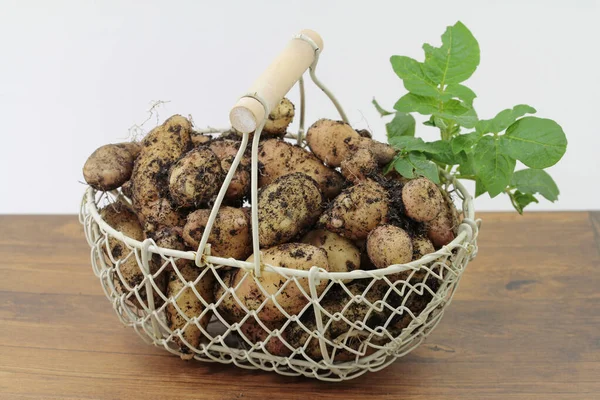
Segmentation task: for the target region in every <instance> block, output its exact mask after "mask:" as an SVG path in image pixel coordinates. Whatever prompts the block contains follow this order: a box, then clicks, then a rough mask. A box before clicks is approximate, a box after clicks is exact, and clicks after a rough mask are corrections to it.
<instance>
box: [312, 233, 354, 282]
mask: <svg viewBox="0 0 600 400" xmlns="http://www.w3.org/2000/svg"><path fill="white" fill-rule="evenodd" d="M302 243H308V244H312V245H313V246H316V247H319V248H321V249H323V250H325V251H326V252H327V262H328V263H329V270H330V271H331V272H350V271H354V270H355V269H359V268H360V251H359V250H358V248H357V247H356V246H355V245H354V243H352V242H351V241H350V240H348V239H346V238H344V237H342V236H340V235H338V234H337V233H333V232H329V231H326V230H324V229H317V230H314V231H311V232H308V233H307V234H306V235H305V236H304V237H303V238H302ZM344 282H350V280H345V281H344Z"/></svg>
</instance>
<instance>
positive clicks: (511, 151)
mask: <svg viewBox="0 0 600 400" xmlns="http://www.w3.org/2000/svg"><path fill="white" fill-rule="evenodd" d="M500 141H501V145H502V149H503V151H504V152H505V153H506V154H508V155H509V156H511V157H513V158H516V159H517V160H519V161H521V162H522V163H523V164H525V165H526V166H528V167H529V168H535V169H543V168H547V167H550V166H552V165H554V164H556V163H557V162H558V161H559V160H560V159H561V158H562V156H563V155H564V154H565V151H566V150H567V137H566V136H565V133H564V132H563V130H562V128H561V127H560V125H558V124H557V123H556V122H554V121H553V120H551V119H545V118H537V117H524V118H521V119H520V120H518V121H516V122H515V123H513V124H512V125H511V126H509V127H508V129H507V130H506V134H504V135H502V136H501V137H500Z"/></svg>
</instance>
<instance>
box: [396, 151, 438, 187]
mask: <svg viewBox="0 0 600 400" xmlns="http://www.w3.org/2000/svg"><path fill="white" fill-rule="evenodd" d="M394 168H395V169H396V171H398V173H399V174H400V175H402V176H404V177H405V178H409V179H412V178H414V177H416V176H424V177H426V178H429V179H430V180H432V181H433V182H435V183H440V178H439V174H438V169H437V165H435V164H434V163H433V162H431V161H429V160H428V159H427V157H425V155H423V154H421V153H418V152H412V153H409V154H405V155H403V156H402V157H400V158H398V159H397V160H396V162H395V163H394Z"/></svg>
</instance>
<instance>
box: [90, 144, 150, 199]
mask: <svg viewBox="0 0 600 400" xmlns="http://www.w3.org/2000/svg"><path fill="white" fill-rule="evenodd" d="M137 149H139V144H137V143H118V144H107V145H104V146H102V147H99V148H98V149H96V150H95V151H94V152H93V153H92V154H91V155H90V156H89V157H88V159H87V161H86V162H85V165H84V166H83V177H84V178H85V181H86V182H87V183H88V184H89V185H90V186H91V187H93V188H94V189H96V190H102V191H108V190H114V189H116V188H118V187H120V186H121V185H123V184H124V183H125V182H127V181H128V180H129V178H130V177H131V172H132V171H133V163H134V161H135V159H136V157H137V155H138V153H139V151H138V150H137Z"/></svg>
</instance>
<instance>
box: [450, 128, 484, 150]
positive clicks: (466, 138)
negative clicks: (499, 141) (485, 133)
mask: <svg viewBox="0 0 600 400" xmlns="http://www.w3.org/2000/svg"><path fill="white" fill-rule="evenodd" d="M479 139H481V135H480V134H479V133H478V132H471V133H464V134H462V135H458V136H456V137H454V138H453V139H452V141H451V142H450V144H451V146H452V152H453V153H460V152H461V151H464V152H465V153H470V152H471V151H472V150H473V146H474V145H475V143H477V142H478V141H479Z"/></svg>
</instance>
